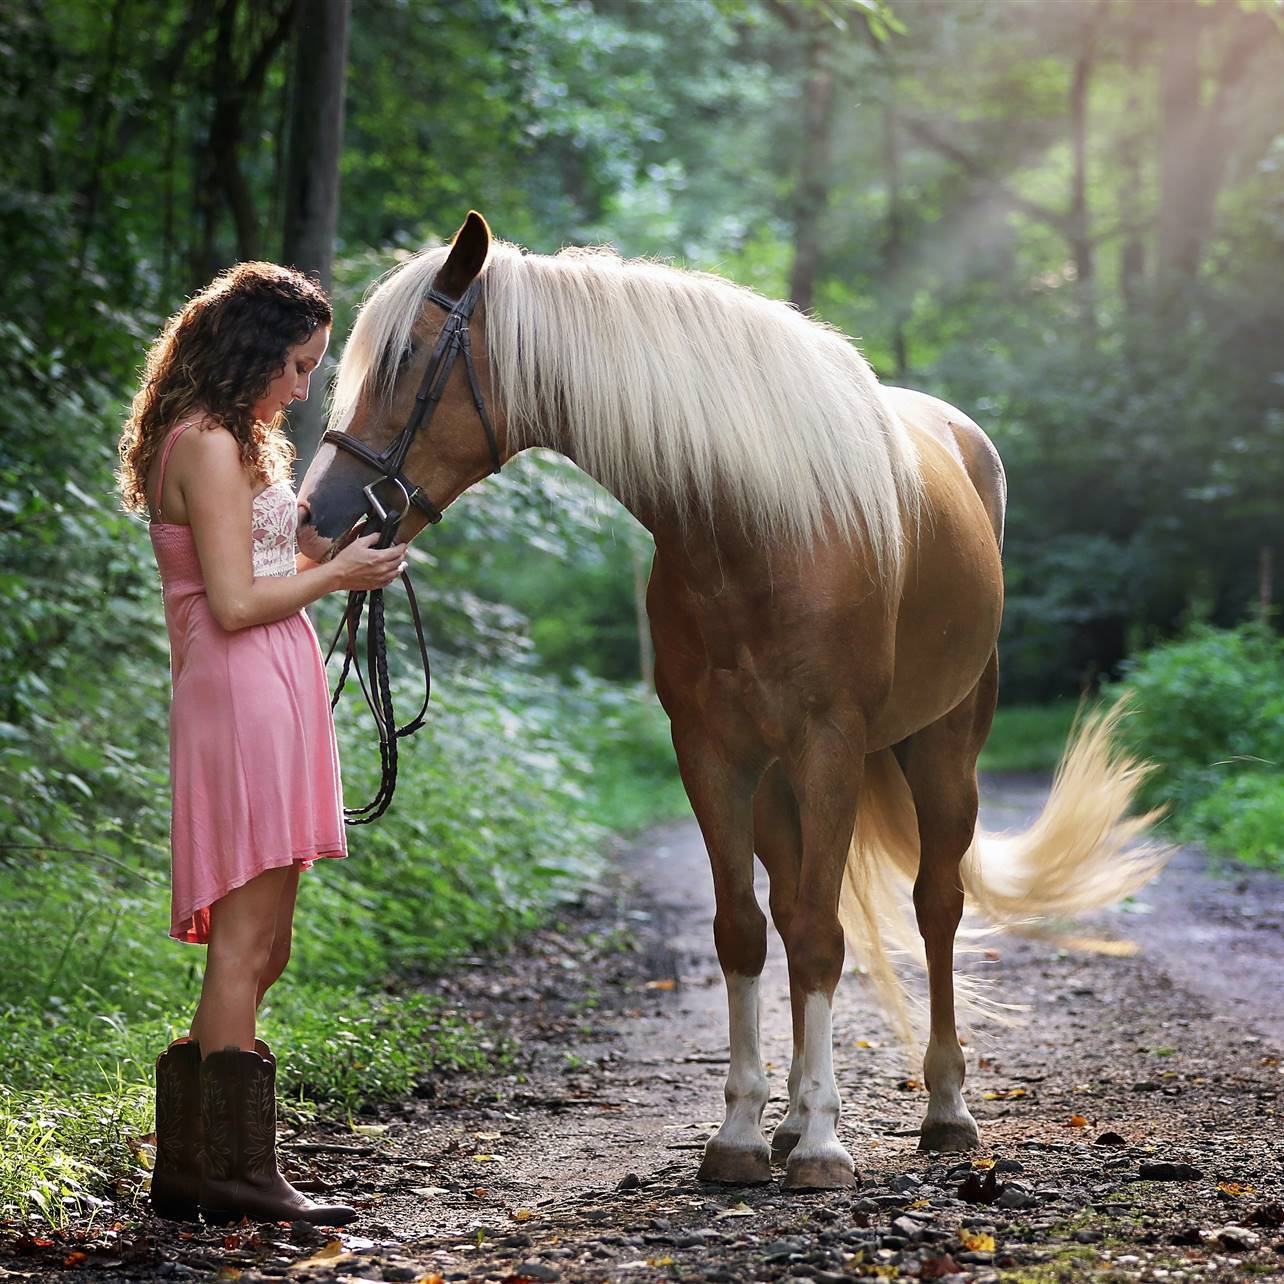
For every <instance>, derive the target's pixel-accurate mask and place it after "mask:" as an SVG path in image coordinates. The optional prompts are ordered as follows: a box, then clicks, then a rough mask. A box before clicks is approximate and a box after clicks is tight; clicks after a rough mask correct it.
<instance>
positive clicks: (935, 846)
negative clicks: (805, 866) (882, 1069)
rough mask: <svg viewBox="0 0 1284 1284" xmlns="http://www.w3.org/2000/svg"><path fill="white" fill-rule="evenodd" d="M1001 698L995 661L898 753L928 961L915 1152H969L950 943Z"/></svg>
mask: <svg viewBox="0 0 1284 1284" xmlns="http://www.w3.org/2000/svg"><path fill="white" fill-rule="evenodd" d="M997 695H998V662H997V657H996V658H992V659H991V661H990V664H989V666H988V667H987V669H986V671H985V673H984V675H983V676H982V678H981V680H980V682H978V684H977V686H976V688H975V689H974V690H973V692H972V694H971V695H970V696H969V697H968V698H967V699H966V700H964V701H963V702H962V704H960V705H958V706H957V707H956V708H955V709H953V710H952V711H951V712H950V713H948V714H947V715H946V716H945V717H944V718H942V719H940V720H939V721H937V722H934V723H933V724H932V725H931V726H928V727H925V728H924V729H923V730H922V731H918V732H915V734H914V735H913V736H911V737H910V738H909V739H908V740H906V741H904V742H903V743H902V744H900V745H897V747H896V756H897V758H898V759H899V761H900V764H901V768H902V770H903V771H904V773H905V779H906V781H907V783H908V784H909V787H910V792H911V794H912V795H913V798H914V808H915V811H916V812H917V814H918V829H919V843H920V852H919V870H918V877H917V878H916V879H915V882H914V911H915V914H916V916H917V918H918V926H919V932H920V933H921V935H922V937H923V944H924V947H925V950H926V954H927V978H928V995H929V1000H930V1005H931V1027H930V1033H929V1036H928V1043H927V1051H926V1054H925V1055H924V1058H923V1080H924V1082H925V1083H926V1084H927V1089H928V1105H927V1114H926V1116H925V1117H924V1119H923V1124H922V1127H921V1129H920V1133H919V1149H920V1150H929V1151H959V1150H972V1149H974V1148H975V1147H976V1146H977V1145H978V1143H979V1133H978V1131H977V1126H976V1120H975V1119H973V1118H972V1114H971V1112H970V1111H969V1110H968V1108H967V1103H966V1102H965V1101H964V1099H963V1078H964V1074H965V1068H966V1067H965V1062H964V1058H963V1049H962V1047H961V1046H960V1044H959V1038H958V1031H957V1028H956V1025H955V1014H954V937H955V934H956V932H957V931H958V925H959V921H960V919H961V918H962V916H963V883H962V878H961V876H960V868H959V867H960V865H961V864H962V861H963V858H964V856H965V855H966V854H967V851H968V848H969V847H970V846H971V845H972V840H973V837H974V834H975V831H976V816H977V805H978V792H977V781H976V760H977V756H978V755H979V753H980V751H981V746H982V745H983V744H984V743H985V738H986V736H987V735H988V734H989V730H990V723H991V721H992V720H993V717H994V706H995V701H996V698H997Z"/></svg>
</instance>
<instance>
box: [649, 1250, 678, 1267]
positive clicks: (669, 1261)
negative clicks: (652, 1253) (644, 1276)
mask: <svg viewBox="0 0 1284 1284" xmlns="http://www.w3.org/2000/svg"><path fill="white" fill-rule="evenodd" d="M646 1264H647V1265H648V1266H672V1265H673V1258H671V1257H670V1256H669V1255H668V1253H666V1254H665V1255H664V1256H663V1257H648V1258H647V1259H646Z"/></svg>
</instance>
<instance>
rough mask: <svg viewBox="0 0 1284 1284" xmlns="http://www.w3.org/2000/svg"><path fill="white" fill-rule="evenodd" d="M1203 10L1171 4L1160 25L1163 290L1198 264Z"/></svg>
mask: <svg viewBox="0 0 1284 1284" xmlns="http://www.w3.org/2000/svg"><path fill="white" fill-rule="evenodd" d="M1203 34H1204V11H1203V10H1202V9H1201V8H1199V7H1198V6H1197V5H1174V6H1172V8H1171V9H1170V10H1169V11H1168V16H1167V20H1166V21H1165V23H1164V26H1163V35H1162V44H1161V53H1160V61H1159V100H1160V104H1159V105H1160V130H1161V133H1160V141H1159V149H1160V150H1159V182H1160V202H1159V271H1160V274H1161V276H1162V277H1163V278H1164V284H1165V286H1166V287H1169V288H1171V287H1172V286H1174V285H1176V284H1177V283H1178V282H1182V281H1185V280H1187V279H1189V278H1190V277H1191V276H1193V275H1194V272H1195V269H1196V267H1198V265H1199V253H1200V247H1201V244H1202V240H1203V237H1202V225H1203V223H1204V220H1205V217H1206V212H1205V211H1206V203H1207V199H1208V197H1207V193H1205V192H1202V191H1200V190H1199V187H1200V177H1201V170H1202V169H1203V164H1202V163H1201V158H1200V157H1198V156H1197V155H1196V154H1195V145H1196V141H1197V138H1198V136H1199V132H1200V116H1201V110H1200V109H1201V92H1200V74H1199V73H1200V47H1201V45H1202V42H1203Z"/></svg>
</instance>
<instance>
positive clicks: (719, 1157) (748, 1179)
mask: <svg viewBox="0 0 1284 1284" xmlns="http://www.w3.org/2000/svg"><path fill="white" fill-rule="evenodd" d="M697 1180H699V1181H716V1182H722V1183H724V1184H725V1185H728V1186H756V1185H759V1184H760V1183H762V1182H765V1181H770V1180H771V1159H770V1156H769V1152H768V1150H767V1143H766V1142H763V1143H762V1145H760V1146H729V1145H727V1143H726V1142H720V1141H718V1140H717V1139H716V1138H712V1139H710V1141H709V1142H708V1144H707V1145H706V1146H705V1148H704V1159H703V1160H701V1162H700V1172H699V1173H698V1174H697Z"/></svg>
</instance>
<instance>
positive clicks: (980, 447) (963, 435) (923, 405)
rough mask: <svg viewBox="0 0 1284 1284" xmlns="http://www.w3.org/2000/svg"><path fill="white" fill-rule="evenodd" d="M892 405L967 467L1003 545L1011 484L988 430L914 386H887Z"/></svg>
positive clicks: (908, 423)
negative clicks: (1004, 518) (1005, 516)
mask: <svg viewBox="0 0 1284 1284" xmlns="http://www.w3.org/2000/svg"><path fill="white" fill-rule="evenodd" d="M883 395H884V397H885V399H886V400H887V402H888V404H889V405H890V406H891V408H892V409H893V410H894V411H895V412H896V413H897V414H898V415H899V416H900V417H901V419H902V420H903V421H904V422H905V423H906V424H907V425H910V426H911V427H914V428H918V429H919V430H920V431H922V432H926V433H929V434H930V435H931V436H933V437H934V438H936V439H937V440H938V441H939V442H940V443H941V444H942V445H943V446H944V447H945V448H946V450H948V451H949V452H950V454H951V455H953V456H954V458H955V459H956V460H958V462H959V463H960V464H961V465H962V466H963V470H964V471H965V472H966V473H967V475H968V477H969V478H970V479H971V482H972V485H973V486H974V487H975V488H976V493H977V495H979V496H980V499H981V503H982V504H984V505H985V511H986V513H987V514H988V515H989V518H990V524H991V525H992V526H993V527H994V537H995V539H997V540H998V542H999V547H1000V548H1002V547H1003V516H1004V512H1005V511H1006V509H1007V501H1008V483H1007V477H1006V475H1005V474H1004V472H1003V461H1002V460H1001V459H1000V458H999V452H998V451H997V450H996V449H995V447H994V443H993V442H992V441H991V440H990V439H989V437H987V436H986V435H985V433H984V432H983V431H982V430H981V429H980V428H979V427H978V426H977V425H976V424H975V423H974V422H973V421H972V420H971V419H969V418H968V417H967V415H965V414H964V413H963V412H962V411H961V410H957V409H955V407H953V406H951V405H950V404H949V402H947V401H942V400H941V399H940V398H939V397H932V396H929V395H928V394H927V393H925V392H915V391H914V390H913V389H910V388H889V387H887V386H886V385H884V386H883Z"/></svg>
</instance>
